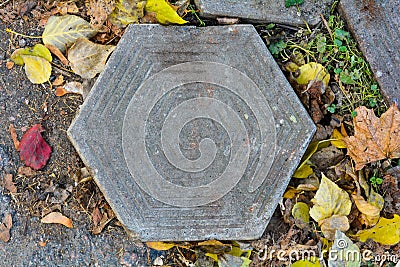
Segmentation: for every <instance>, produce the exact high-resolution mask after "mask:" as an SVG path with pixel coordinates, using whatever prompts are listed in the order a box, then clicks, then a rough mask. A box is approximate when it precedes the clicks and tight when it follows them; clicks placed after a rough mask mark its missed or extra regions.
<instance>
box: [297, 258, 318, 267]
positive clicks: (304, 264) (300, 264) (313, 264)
mask: <svg viewBox="0 0 400 267" xmlns="http://www.w3.org/2000/svg"><path fill="white" fill-rule="evenodd" d="M292 267H321V263H320V262H319V259H318V258H317V257H310V260H299V261H296V262H295V263H293V264H292Z"/></svg>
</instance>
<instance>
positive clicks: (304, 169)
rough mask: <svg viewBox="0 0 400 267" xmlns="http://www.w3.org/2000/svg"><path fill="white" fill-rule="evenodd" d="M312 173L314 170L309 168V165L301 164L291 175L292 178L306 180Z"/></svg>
mask: <svg viewBox="0 0 400 267" xmlns="http://www.w3.org/2000/svg"><path fill="white" fill-rule="evenodd" d="M313 173H314V170H313V169H312V168H311V166H310V165H309V164H302V165H301V166H300V167H299V168H297V170H296V171H295V172H294V173H293V177H294V178H307V177H308V176H310V175H311V174H313Z"/></svg>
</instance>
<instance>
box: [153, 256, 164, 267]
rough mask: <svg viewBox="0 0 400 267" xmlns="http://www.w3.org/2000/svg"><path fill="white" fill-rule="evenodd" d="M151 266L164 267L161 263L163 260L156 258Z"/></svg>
mask: <svg viewBox="0 0 400 267" xmlns="http://www.w3.org/2000/svg"><path fill="white" fill-rule="evenodd" d="M153 265H155V266H163V265H164V262H163V260H162V258H161V257H157V258H156V259H155V260H154V262H153Z"/></svg>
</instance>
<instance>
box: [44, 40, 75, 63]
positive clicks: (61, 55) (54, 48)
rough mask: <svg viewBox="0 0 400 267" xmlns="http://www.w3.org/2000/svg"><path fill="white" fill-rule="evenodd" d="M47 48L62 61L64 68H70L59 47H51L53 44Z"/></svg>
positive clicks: (47, 45)
mask: <svg viewBox="0 0 400 267" xmlns="http://www.w3.org/2000/svg"><path fill="white" fill-rule="evenodd" d="M46 48H47V49H49V50H50V52H51V53H53V54H54V55H55V56H56V57H58V59H59V60H60V61H61V63H62V64H63V65H64V66H69V62H68V59H67V58H66V57H65V56H64V54H63V53H62V52H61V51H60V49H58V48H57V47H55V46H54V45H51V44H46Z"/></svg>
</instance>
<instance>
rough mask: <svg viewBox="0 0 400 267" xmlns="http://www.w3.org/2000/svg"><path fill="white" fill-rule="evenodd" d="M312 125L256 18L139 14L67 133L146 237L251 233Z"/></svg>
mask: <svg viewBox="0 0 400 267" xmlns="http://www.w3.org/2000/svg"><path fill="white" fill-rule="evenodd" d="M314 131H315V129H314V124H313V123H312V121H311V119H310V118H309V116H308V114H307V112H306V111H305V110H304V109H303V106H302V105H301V103H300V102H299V100H298V98H297V97H296V95H295V93H294V92H293V90H292V88H291V87H290V85H289V84H288V82H287V81H286V79H285V77H284V76H283V74H282V73H281V71H280V69H279V67H278V66H277V64H276V63H275V61H274V59H273V58H272V56H271V55H270V53H269V52H268V50H267V49H266V47H265V45H264V43H263V42H262V40H261V39H260V37H259V36H258V34H257V32H256V30H255V29H254V27H253V26H251V25H235V26H223V27H207V28H196V27H163V26H160V25H131V26H129V28H128V30H127V32H126V33H125V35H124V37H123V38H122V39H121V41H120V42H119V44H118V47H117V49H116V50H115V51H114V53H113V55H112V56H111V58H110V60H109V62H108V64H107V66H106V69H105V70H104V72H103V73H102V74H101V75H100V77H99V78H98V80H97V81H96V84H95V85H94V87H93V89H92V91H91V92H90V94H89V96H88V98H87V99H86V101H85V103H84V104H83V106H82V107H81V110H80V114H79V115H78V116H77V118H76V119H75V121H74V122H73V123H72V125H71V127H70V129H69V131H68V135H69V137H70V139H71V141H72V142H73V144H74V146H75V147H76V148H77V151H78V152H79V154H80V155H81V157H82V159H83V161H84V162H85V164H86V165H87V166H88V167H89V168H90V169H91V170H92V172H93V173H94V177H95V180H96V182H97V183H98V185H99V187H100V188H101V190H102V191H103V192H104V195H105V197H106V198H107V200H108V201H109V203H110V205H111V206H112V207H113V209H114V211H115V213H116V214H117V216H118V218H119V219H120V221H121V222H122V223H123V224H124V225H125V226H126V227H127V229H129V230H131V231H132V232H137V233H138V234H139V236H140V237H141V239H142V240H204V239H225V240H226V239H228V240H243V239H255V238H259V237H260V236H261V235H262V233H263V231H264V229H265V227H266V226H267V223H268V221H269V220H270V218H271V216H272V213H273V212H274V210H275V207H276V205H277V203H278V201H279V199H280V198H281V196H282V194H283V192H284V190H285V188H286V186H287V183H288V182H289V180H290V176H291V174H292V172H293V171H294V169H295V168H296V166H297V164H298V162H299V160H300V158H301V156H302V154H303V152H304V150H305V148H306V147H307V144H308V142H309V140H310V138H311V136H312V134H313V133H314Z"/></svg>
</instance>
